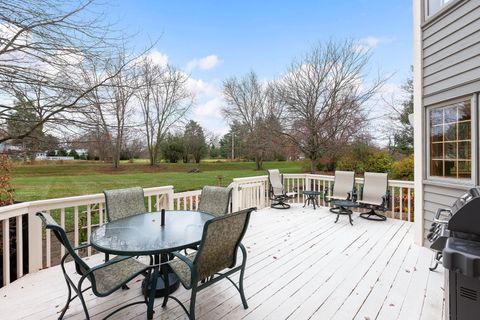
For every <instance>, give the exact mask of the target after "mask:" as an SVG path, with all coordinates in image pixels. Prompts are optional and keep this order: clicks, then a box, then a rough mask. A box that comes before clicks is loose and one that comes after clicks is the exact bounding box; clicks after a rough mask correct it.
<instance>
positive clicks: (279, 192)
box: [268, 169, 285, 196]
mask: <svg viewBox="0 0 480 320" xmlns="http://www.w3.org/2000/svg"><path fill="white" fill-rule="evenodd" d="M268 177H269V180H270V186H271V188H272V193H273V195H274V196H284V195H285V194H284V189H283V182H282V175H281V174H280V170H278V169H270V170H268Z"/></svg>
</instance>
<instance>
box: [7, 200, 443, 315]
mask: <svg viewBox="0 0 480 320" xmlns="http://www.w3.org/2000/svg"><path fill="white" fill-rule="evenodd" d="M334 220H335V217H334V215H333V214H331V213H330V212H329V211H328V209H327V208H319V209H317V210H313V209H312V208H302V207H301V206H299V205H293V206H292V209H290V210H274V209H263V210H260V211H258V212H256V213H254V214H253V215H252V219H251V223H250V227H249V230H248V232H247V234H246V236H245V239H244V244H245V246H246V247H247V251H248V262H247V270H246V274H245V292H246V295H247V299H248V303H249V308H248V309H247V310H244V309H243V307H242V305H241V301H240V297H239V295H238V293H237V291H236V290H235V289H234V288H233V287H232V286H231V285H230V284H229V283H228V282H227V281H220V282H218V283H216V284H214V285H212V286H211V287H209V288H207V289H206V290H203V291H201V292H200V293H199V294H198V295H197V308H196V313H197V319H202V320H215V319H245V320H252V319H272V320H273V319H295V320H298V319H300V320H301V319H337V320H342V319H363V320H364V319H372V320H373V319H425V320H427V319H441V317H442V314H443V307H444V305H443V304H444V302H443V272H442V267H441V266H440V267H439V268H438V270H439V271H437V272H430V271H428V266H429V264H430V262H431V260H432V257H433V254H432V252H431V251H430V250H428V249H426V248H422V247H419V246H416V245H415V244H414V243H413V224H412V223H409V222H404V221H399V220H394V219H388V220H387V221H386V222H372V221H366V220H364V219H360V218H359V217H358V214H357V213H354V226H353V227H352V226H350V225H349V223H348V219H347V217H341V218H340V221H339V222H338V223H336V224H335V223H334ZM102 260H103V255H95V256H92V257H90V258H89V262H90V264H92V265H95V264H97V263H101V262H102ZM67 268H68V270H69V271H70V272H73V265H71V264H69V265H68V266H67ZM139 280H140V278H138V279H134V280H133V281H132V282H131V284H130V290H124V291H122V290H121V291H118V292H116V293H114V294H113V295H111V296H110V297H107V298H96V297H95V296H93V294H87V296H86V300H87V305H88V307H89V311H90V314H91V316H93V318H94V319H99V318H102V317H103V316H105V315H106V314H108V313H109V312H110V311H111V310H113V309H114V308H116V307H118V306H119V305H120V304H121V303H128V302H132V301H135V300H137V299H140V298H141V296H140V281H139ZM66 291H67V290H66V286H65V282H64V279H63V276H62V274H61V270H60V269H59V268H58V267H53V268H49V269H46V270H42V271H40V272H37V273H33V274H29V275H26V276H25V277H23V278H21V279H19V280H17V281H15V282H14V283H12V284H11V285H9V286H7V287H4V288H1V289H0V310H1V312H2V319H53V318H56V317H57V316H58V312H59V310H60V309H61V308H62V306H63V304H64V302H65V299H66ZM174 295H175V296H176V297H178V298H179V299H180V300H181V301H183V302H185V303H186V304H187V306H188V301H189V291H187V290H185V289H183V288H180V289H179V290H177V291H176V292H175V293H174ZM160 304H161V300H160V299H158V300H157V301H156V303H155V316H154V319H162V320H166V319H169V320H173V319H186V316H185V314H184V312H183V310H182V309H181V308H180V307H179V306H178V305H177V304H176V303H175V302H174V301H170V302H169V304H168V306H167V308H166V309H162V308H161V307H160ZM145 311H146V308H145V306H144V305H139V306H135V307H132V308H127V309H125V310H123V311H121V312H120V313H118V314H117V315H115V316H114V317H112V319H145V318H146V316H145ZM83 318H84V316H83V313H82V309H81V307H80V304H79V303H78V301H74V302H73V303H72V304H71V306H70V308H69V310H68V311H67V314H66V317H65V319H75V320H76V319H83Z"/></svg>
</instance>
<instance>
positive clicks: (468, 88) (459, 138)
mask: <svg viewBox="0 0 480 320" xmlns="http://www.w3.org/2000/svg"><path fill="white" fill-rule="evenodd" d="M413 3H414V17H415V20H414V52H415V54H414V92H415V93H414V101H415V103H414V104H415V108H414V110H415V111H414V130H415V212H416V214H417V216H416V217H415V221H421V223H416V224H417V225H418V228H417V230H416V235H417V237H416V240H417V242H418V243H421V242H424V236H425V235H426V230H427V229H428V228H429V227H430V225H431V222H432V220H433V216H434V214H435V212H436V211H437V209H438V208H448V207H450V205H451V204H452V203H453V201H454V200H455V199H456V197H458V196H460V195H461V194H463V193H464V192H465V191H466V190H468V189H469V188H471V187H475V186H478V185H479V184H480V170H479V152H478V149H479V145H478V140H479V132H480V128H479V93H480V55H479V53H480V1H479V0H425V1H420V0H418V1H413ZM417 219H418V220H417Z"/></svg>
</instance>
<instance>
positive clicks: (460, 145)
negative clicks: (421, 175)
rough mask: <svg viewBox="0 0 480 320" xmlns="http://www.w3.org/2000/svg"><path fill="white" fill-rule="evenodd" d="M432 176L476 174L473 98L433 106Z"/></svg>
mask: <svg viewBox="0 0 480 320" xmlns="http://www.w3.org/2000/svg"><path fill="white" fill-rule="evenodd" d="M428 115H429V120H430V126H429V128H430V129H429V130H430V132H429V137H430V143H429V144H430V176H432V177H445V178H454V179H471V177H472V105H471V101H470V100H468V101H464V102H460V103H455V104H452V105H448V106H445V107H436V108H430V109H429V111H428Z"/></svg>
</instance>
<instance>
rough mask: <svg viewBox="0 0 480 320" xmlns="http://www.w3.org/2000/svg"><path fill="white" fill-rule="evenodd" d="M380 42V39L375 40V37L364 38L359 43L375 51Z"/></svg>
mask: <svg viewBox="0 0 480 320" xmlns="http://www.w3.org/2000/svg"><path fill="white" fill-rule="evenodd" d="M381 41H382V39H381V38H377V37H371V36H370V37H366V38H364V39H362V40H361V41H360V42H361V43H363V44H364V45H365V46H367V47H369V48H371V49H375V48H376V47H378V45H379V43H380V42H381Z"/></svg>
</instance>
